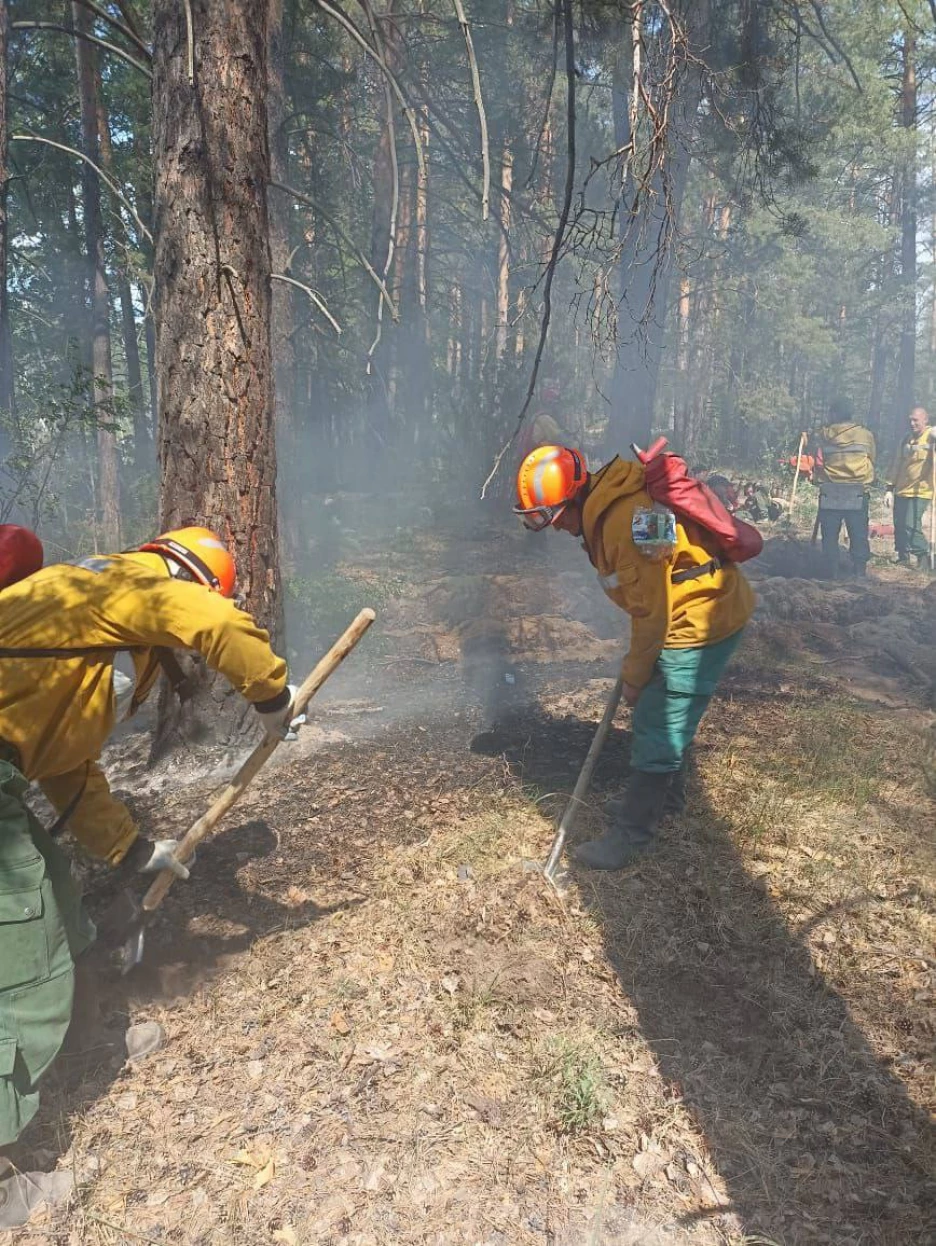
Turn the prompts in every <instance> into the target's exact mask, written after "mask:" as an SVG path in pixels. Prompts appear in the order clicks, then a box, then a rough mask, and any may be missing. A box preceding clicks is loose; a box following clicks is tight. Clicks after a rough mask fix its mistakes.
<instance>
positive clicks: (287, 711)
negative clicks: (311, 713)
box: [257, 684, 306, 743]
mask: <svg viewBox="0 0 936 1246" xmlns="http://www.w3.org/2000/svg"><path fill="white" fill-rule="evenodd" d="M286 691H287V692H288V693H289V702H288V704H287V705H286V706H284V708H283V709H277V710H261V709H257V713H258V714H259V715H260V721H261V722H262V723H263V729H264V731H265V732H266V733H267V735H268V736H270V737H271V738H272V739H277V740H286V741H288V742H290V743H291V742H292V741H293V740H296V739H298V736H297V735H296V728H297V727H301V726H302V725H303V724H304V723H305V721H306V716H305V714H300V715H299V716H298V718H294V717H293V704H294V703H295V700H296V693H297V692H298V691H299V688H298V687H297V685H296V684H288V685H287V687H286Z"/></svg>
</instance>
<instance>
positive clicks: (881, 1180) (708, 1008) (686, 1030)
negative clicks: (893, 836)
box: [501, 711, 936, 1246]
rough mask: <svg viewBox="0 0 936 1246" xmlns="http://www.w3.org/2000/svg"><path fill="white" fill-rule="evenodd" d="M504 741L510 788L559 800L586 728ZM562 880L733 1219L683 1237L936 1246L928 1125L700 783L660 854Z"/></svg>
mask: <svg viewBox="0 0 936 1246" xmlns="http://www.w3.org/2000/svg"><path fill="white" fill-rule="evenodd" d="M515 728H516V729H515V730H514V731H513V732H511V729H510V727H509V726H508V725H506V724H505V725H504V726H503V727H502V729H501V731H502V734H501V743H502V744H503V743H504V741H506V740H508V739H509V738H510V737H511V735H512V737H513V740H512V743H511V744H510V745H508V746H507V747H505V748H504V752H505V753H506V755H507V758H508V760H509V761H511V763H512V764H513V766H514V767H515V769H516V771H517V772H518V773H519V775H520V777H521V781H522V782H523V783H524V784H527V785H532V786H533V787H534V788H539V789H548V790H549V791H553V792H554V791H556V789H557V788H565V789H566V790H570V789H571V785H572V783H573V782H574V778H575V770H576V765H575V763H572V764H570V761H569V758H570V755H572V756H575V757H577V759H578V760H579V761H580V760H581V759H582V758H584V756H585V753H586V751H587V748H588V745H589V743H590V740H591V737H592V735H593V733H594V724H592V723H583V722H581V721H578V720H575V719H571V718H565V719H558V718H557V719H553V718H549V717H545V716H543V715H542V713H540V715H539V717H538V718H537V717H536V712H535V711H531V712H528V713H527V714H526V715H525V716H524V719H523V722H522V724H520V723H518V724H516V725H515ZM703 733H704V730H703ZM628 748H629V740H628V737H627V736H626V734H625V733H624V732H622V731H620V730H615V731H614V732H613V733H612V735H611V737H610V738H609V741H608V743H607V745H606V747H605V751H604V755H603V757H602V760H601V763H600V764H599V767H598V769H597V772H596V775H595V780H594V786H593V789H592V798H591V801H590V804H589V807H588V809H586V811H585V812H584V814H583V817H582V822H581V825H580V827H579V829H578V831H577V833H576V835H575V838H576V839H582V838H589V837H591V836H592V835H594V834H595V833H598V832H599V831H600V830H601V829H602V826H601V818H600V816H599V815H598V814H596V813H595V812H594V810H595V809H596V807H597V806H598V805H599V804H600V801H601V799H602V798H603V797H604V796H606V795H607V794H609V792H612V791H616V790H619V789H620V787H621V786H622V781H623V778H624V774H625V770H626V756H627V751H628ZM702 749H703V750H705V745H704V744H703V745H702ZM703 768H704V767H703ZM560 803H561V802H560ZM571 874H572V877H573V878H574V880H575V881H576V883H577V884H578V886H579V888H580V889H581V893H582V896H583V899H584V901H585V903H586V904H589V903H590V904H591V905H592V906H593V908H594V910H595V911H596V912H597V913H598V914H599V915H600V917H601V920H602V922H603V928H604V936H605V940H606V946H607V954H608V958H609V960H610V962H611V964H612V965H613V966H614V968H615V970H616V972H617V975H618V977H619V979H620V982H621V984H622V986H623V989H624V990H625V992H626V993H627V994H628V996H629V997H630V998H631V999H632V1001H633V1002H634V1004H635V1006H636V1007H637V1009H638V1012H639V1017H640V1027H641V1031H642V1033H643V1036H644V1038H645V1039H646V1041H647V1042H648V1043H649V1044H650V1046H651V1048H652V1050H653V1052H654V1054H655V1057H656V1060H657V1062H658V1066H659V1069H660V1071H661V1073H662V1074H663V1076H664V1078H665V1079H666V1081H667V1082H668V1084H669V1085H670V1087H671V1088H672V1089H673V1091H674V1092H675V1093H677V1094H678V1095H679V1097H680V1098H681V1100H682V1102H683V1104H684V1105H685V1106H686V1108H687V1109H688V1110H689V1112H690V1113H691V1114H692V1116H693V1118H694V1120H695V1122H696V1124H697V1126H698V1128H699V1129H700V1131H701V1133H702V1134H703V1135H704V1138H705V1140H706V1143H707V1146H708V1148H709V1151H710V1154H711V1157H712V1160H713V1162H714V1164H715V1166H716V1168H717V1170H718V1172H719V1174H720V1175H721V1177H722V1179H723V1180H724V1182H725V1186H726V1189H727V1192H728V1197H729V1199H730V1206H728V1207H726V1206H721V1205H719V1203H718V1200H717V1199H716V1200H713V1206H712V1207H711V1211H710V1212H706V1211H698V1212H693V1213H692V1214H691V1215H689V1216H687V1218H686V1222H687V1225H688V1224H689V1223H691V1222H694V1221H696V1220H698V1219H700V1218H708V1217H711V1219H712V1220H713V1221H715V1222H717V1220H718V1218H719V1217H722V1216H724V1215H725V1214H726V1213H727V1212H733V1213H734V1214H735V1216H737V1218H738V1220H739V1221H740V1223H741V1226H742V1228H743V1230H744V1232H745V1233H747V1234H763V1235H764V1236H765V1237H766V1238H769V1239H770V1240H771V1241H773V1242H776V1243H782V1244H783V1246H793V1244H794V1243H796V1244H799V1243H820V1242H830V1243H839V1242H859V1241H861V1242H874V1243H878V1244H881V1246H885V1244H886V1246H906V1243H908V1242H911V1241H912V1242H917V1241H919V1242H922V1241H932V1240H936V1239H934V1232H936V1182H934V1169H933V1167H932V1165H931V1163H928V1160H929V1161H931V1160H932V1156H933V1145H934V1134H933V1127H932V1122H931V1121H930V1120H929V1118H928V1117H927V1116H926V1114H925V1113H924V1112H923V1111H922V1110H921V1109H920V1108H918V1107H917V1106H916V1105H915V1104H914V1103H913V1102H912V1100H911V1099H910V1098H909V1096H908V1094H907V1093H906V1089H905V1087H904V1085H903V1084H902V1082H901V1081H900V1079H899V1077H898V1076H897V1075H896V1073H895V1072H894V1071H892V1070H891V1069H890V1068H889V1067H888V1064H887V1062H886V1061H884V1060H882V1059H879V1058H878V1057H876V1055H875V1053H874V1051H873V1050H872V1048H871V1047H870V1045H869V1043H868V1041H867V1040H866V1038H865V1036H864V1034H863V1033H862V1031H861V1030H860V1029H859V1028H858V1026H857V1025H856V1024H855V1023H854V1021H853V1020H852V1017H851V1015H850V1012H849V1007H848V1005H847V1003H846V1001H845V1000H844V999H842V998H841V996H839V995H838V994H837V993H836V992H835V990H833V989H832V987H831V985H830V984H829V982H827V981H826V980H825V979H824V978H823V975H822V973H821V972H819V970H818V969H817V966H816V964H815V963H814V961H813V959H812V957H811V955H810V952H809V950H808V949H807V947H805V946H804V944H803V942H802V941H801V936H798V935H797V934H796V933H794V932H793V931H792V930H791V928H790V927H789V926H788V925H787V923H786V921H785V920H784V918H783V916H782V915H781V913H780V911H779V910H778V908H777V907H776V905H775V904H774V902H773V901H772V899H771V898H770V896H769V895H768V894H767V892H766V888H765V886H764V884H763V880H758V879H755V878H753V877H751V875H750V874H749V873H748V871H747V869H746V867H745V864H744V862H743V860H742V858H741V855H740V854H739V852H738V850H737V847H736V846H735V843H734V841H733V838H732V831H731V827H730V826H729V825H728V824H727V823H726V821H725V820H724V819H723V818H722V817H720V816H719V815H718V814H717V813H716V812H715V811H714V810H713V808H712V806H711V804H710V802H709V800H708V798H707V796H706V790H705V782H704V781H702V780H700V777H699V775H698V773H694V774H693V777H692V780H691V782H690V801H689V807H688V809H687V811H686V812H685V813H684V814H683V815H682V816H681V817H680V818H679V819H678V820H677V819H672V820H670V821H668V822H667V823H665V824H664V828H663V831H662V835H661V844H660V848H659V850H658V851H657V853H656V854H654V855H653V856H651V857H649V858H647V859H646V860H645V862H643V863H642V864H640V865H639V866H637V867H635V868H632V869H630V870H628V871H625V872H622V873H618V874H599V873H594V872H589V871H584V870H578V869H576V867H575V866H574V864H573V865H572V868H571ZM804 929H805V927H804ZM876 989H877V988H876V984H875V983H874V982H872V981H868V983H867V990H868V992H869V993H870V992H874V991H875V990H876ZM660 1180H663V1177H662V1175H661V1176H660Z"/></svg>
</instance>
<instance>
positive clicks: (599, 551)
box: [514, 446, 754, 870]
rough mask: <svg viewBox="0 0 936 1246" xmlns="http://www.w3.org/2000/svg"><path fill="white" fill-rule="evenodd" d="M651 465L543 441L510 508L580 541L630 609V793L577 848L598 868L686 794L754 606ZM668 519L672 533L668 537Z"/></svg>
mask: <svg viewBox="0 0 936 1246" xmlns="http://www.w3.org/2000/svg"><path fill="white" fill-rule="evenodd" d="M644 471H645V469H644V467H643V465H642V464H641V463H637V462H630V461H627V460H624V459H621V458H614V459H612V460H611V462H610V463H607V464H605V466H604V467H602V468H600V469H599V470H598V471H597V472H594V473H589V472H588V471H587V470H586V467H585V462H584V459H583V458H582V455H581V454H580V453H579V452H578V451H577V450H572V449H568V448H566V447H564V446H540V447H538V448H537V449H536V450H534V451H533V452H532V453H531V454H529V455H528V456H527V458H526V459H525V460H524V461H523V463H522V464H521V466H520V471H519V473H518V476H517V506H516V507H515V508H514V509H515V512H516V513H517V514H518V515H519V516H520V518H521V520H522V522H523V524H524V526H525V527H527V528H529V529H531V530H532V531H534V532H540V531H542V530H543V529H545V528H548V527H550V526H552V527H555V528H558V529H559V530H560V531H562V532H568V533H570V534H571V535H572V536H575V537H581V538H582V542H583V545H584V547H585V550H586V552H587V553H588V556H589V558H590V559H591V562H592V565H593V566H594V567H595V569H596V570H597V572H598V578H599V580H600V582H601V585H602V587H603V588H604V591H605V592H606V593H607V595H608V596H609V597H610V598H611V600H612V601H613V602H614V604H615V605H616V606H619V607H620V608H621V609H622V610H625V611H626V612H627V613H628V614H629V615H630V616H631V640H630V649H629V651H628V653H627V656H626V657H625V659H624V667H623V676H624V699H625V700H626V701H627V704H628V705H631V706H633V707H634V715H633V720H632V742H631V756H630V773H629V776H628V783H627V790H626V792H625V794H624V797H623V799H621V800H619V801H614V802H611V803H610V804H609V807H608V809H609V814H610V818H609V821H610V825H609V829H608V830H607V831H606V833H605V834H604V835H602V836H601V838H600V839H596V840H592V841H590V842H588V843H584V844H580V845H579V846H578V847H577V848H576V849H574V855H575V857H576V858H577V860H579V861H580V862H581V863H582V864H583V865H586V866H588V867H589V868H590V869H597V870H618V869H622V868H623V867H624V866H626V865H628V864H629V863H630V862H631V861H632V860H633V859H634V858H635V857H636V856H637V855H639V854H640V853H642V852H644V851H646V850H647V849H648V848H650V847H652V846H653V844H654V841H655V837H656V831H657V826H658V824H659V822H660V819H661V818H662V816H663V812H664V803H665V801H666V798H667V794H668V793H670V792H671V793H672V795H673V796H675V798H676V803H679V802H680V792H679V790H678V788H679V784H680V782H681V781H684V776H685V772H684V770H683V769H682V766H683V761H684V758H685V756H686V751H687V749H688V748H689V745H690V744H691V743H692V740H693V738H694V736H695V734H696V730H697V728H698V726H699V722H700V721H701V718H702V715H703V714H704V713H705V709H706V707H707V705H708V703H709V700H710V699H711V696H712V693H713V692H714V691H715V688H716V685H717V684H718V681H719V679H720V678H721V674H722V672H723V671H724V669H725V666H726V664H727V662H728V659H729V658H730V657H731V655H732V653H733V652H734V650H735V649H736V648H737V645H738V642H739V640H740V638H741V632H742V630H743V628H744V626H745V624H746V623H747V621H748V619H749V618H750V617H751V612H752V610H753V608H754V594H753V593H752V591H751V588H750V586H749V584H748V582H747V580H746V579H745V577H744V576H743V575H742V573H741V572H740V571H739V570H738V568H737V567H736V566H734V565H733V564H732V563H730V562H721V561H720V560H719V559H718V558H716V557H713V555H712V553H711V551H710V550H709V549H707V548H706V546H705V545H704V544H703V543H702V530H701V529H700V528H698V527H697V526H696V525H695V524H690V523H685V524H684V523H682V522H680V521H677V520H676V519H675V516H674V515H673V513H672V511H666V510H662V511H661V509H660V507H659V506H657V505H655V504H654V503H653V502H652V500H651V498H650V495H649V493H648V492H647V490H646V488H645V477H644ZM660 521H662V522H663V523H664V524H666V525H667V531H668V536H667V540H666V542H665V543H662V544H661V542H660V541H659V532H658V523H659V522H660Z"/></svg>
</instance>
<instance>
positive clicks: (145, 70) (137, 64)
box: [10, 22, 153, 80]
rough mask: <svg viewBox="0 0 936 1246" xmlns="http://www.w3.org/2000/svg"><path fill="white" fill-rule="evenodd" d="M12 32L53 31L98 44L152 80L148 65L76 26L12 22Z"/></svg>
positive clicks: (113, 44) (114, 44) (56, 23)
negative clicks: (76, 28) (77, 28)
mask: <svg viewBox="0 0 936 1246" xmlns="http://www.w3.org/2000/svg"><path fill="white" fill-rule="evenodd" d="M10 29H11V30H53V31H56V32H58V33H59V34H62V35H70V36H71V37H72V38H73V39H85V40H86V41H87V42H88V43H94V44H97V46H98V47H99V48H104V50H105V51H106V52H113V54H114V55H115V56H119V57H120V59H121V60H122V61H126V62H127V64H128V65H132V66H133V68H134V69H138V70H139V71H140V73H141V74H145V76H146V77H147V78H149V79H151V80H152V77H153V71H152V70H151V69H150V68H149V66H148V65H144V64H143V63H142V61H138V60H137V59H136V57H135V56H131V55H130V53H129V52H125V51H124V50H123V48H121V47H118V45H117V44H116V43H110V42H108V40H107V39H99V38H98V37H97V35H91V34H88V33H87V32H85V31H82V30H75V28H74V26H62V25H61V24H60V23H58V22H10Z"/></svg>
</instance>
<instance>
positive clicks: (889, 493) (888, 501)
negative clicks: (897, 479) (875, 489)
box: [884, 489, 894, 510]
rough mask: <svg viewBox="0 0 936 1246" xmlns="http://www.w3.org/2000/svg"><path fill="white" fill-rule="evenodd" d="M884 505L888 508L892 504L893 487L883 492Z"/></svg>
mask: <svg viewBox="0 0 936 1246" xmlns="http://www.w3.org/2000/svg"><path fill="white" fill-rule="evenodd" d="M884 505H885V507H886V508H887V509H888V510H890V508H891V507H892V506H893V505H894V490H893V489H888V490H887V492H886V493H885V494H884Z"/></svg>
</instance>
